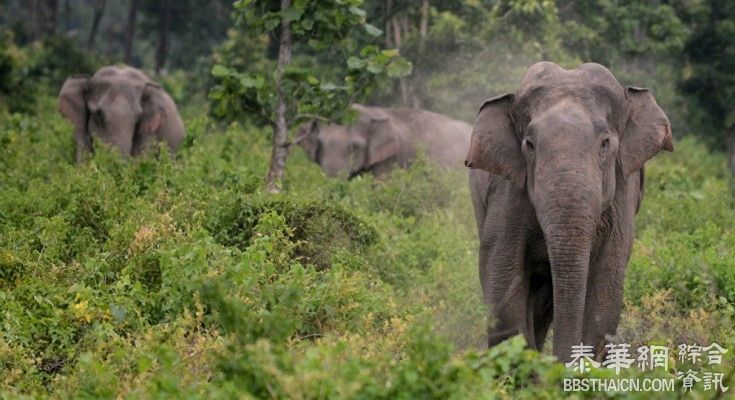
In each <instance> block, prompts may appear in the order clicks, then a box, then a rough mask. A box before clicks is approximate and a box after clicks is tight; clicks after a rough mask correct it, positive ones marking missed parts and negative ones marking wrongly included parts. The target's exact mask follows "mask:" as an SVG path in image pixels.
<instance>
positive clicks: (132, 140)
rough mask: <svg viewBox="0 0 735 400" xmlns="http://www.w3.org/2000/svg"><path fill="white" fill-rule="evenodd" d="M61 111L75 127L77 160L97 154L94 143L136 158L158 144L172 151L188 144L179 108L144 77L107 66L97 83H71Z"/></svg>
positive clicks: (87, 80) (66, 85) (94, 80)
mask: <svg viewBox="0 0 735 400" xmlns="http://www.w3.org/2000/svg"><path fill="white" fill-rule="evenodd" d="M59 111H60V112H61V114H62V115H64V117H66V118H67V119H68V120H70V121H71V122H72V124H73V125H74V132H75V141H76V160H77V162H81V161H82V160H83V154H84V152H85V151H90V152H91V151H92V138H99V139H101V140H102V141H103V142H105V143H107V144H110V145H112V146H115V147H116V148H117V149H118V150H120V152H121V153H122V155H123V156H125V157H128V156H136V155H138V154H141V153H142V152H144V151H145V150H146V149H148V148H149V147H150V146H151V145H152V144H153V143H155V142H157V141H162V142H165V143H166V144H167V145H168V147H169V149H171V151H172V152H173V151H176V149H178V147H179V144H180V143H181V140H182V139H183V138H184V124H183V122H182V121H181V117H180V116H179V112H178V111H177V109H176V104H174V101H173V100H172V99H171V97H170V96H169V95H168V94H167V93H166V92H165V91H164V90H163V89H162V88H161V87H160V86H158V85H157V84H155V83H153V82H151V80H150V79H148V77H147V76H146V75H145V74H143V73H142V72H141V71H139V70H137V69H135V68H130V67H115V66H107V67H103V68H101V69H100V70H99V71H97V73H95V74H94V76H92V77H91V78H90V77H88V76H79V75H75V76H72V77H69V78H68V79H67V80H66V82H64V86H63V87H62V88H61V92H60V93H59Z"/></svg>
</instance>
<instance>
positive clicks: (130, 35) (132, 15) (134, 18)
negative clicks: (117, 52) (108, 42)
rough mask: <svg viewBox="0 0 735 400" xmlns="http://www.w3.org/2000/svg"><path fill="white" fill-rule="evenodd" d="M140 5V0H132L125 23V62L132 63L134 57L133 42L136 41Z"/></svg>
mask: <svg viewBox="0 0 735 400" xmlns="http://www.w3.org/2000/svg"><path fill="white" fill-rule="evenodd" d="M138 7H140V2H139V0H130V7H129V8H128V22H127V24H126V25H125V53H124V55H123V62H125V64H130V61H131V60H132V58H133V42H134V41H135V27H136V25H137V22H138Z"/></svg>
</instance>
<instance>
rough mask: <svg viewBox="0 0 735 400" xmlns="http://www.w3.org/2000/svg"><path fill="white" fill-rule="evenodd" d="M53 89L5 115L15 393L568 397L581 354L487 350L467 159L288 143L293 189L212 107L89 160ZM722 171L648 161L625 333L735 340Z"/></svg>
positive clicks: (2, 205)
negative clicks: (121, 151) (380, 160)
mask: <svg viewBox="0 0 735 400" xmlns="http://www.w3.org/2000/svg"><path fill="white" fill-rule="evenodd" d="M53 103H54V102H53V99H50V98H42V99H41V101H40V105H42V108H41V110H42V113H41V114H40V115H38V116H35V117H32V116H27V115H23V114H15V115H14V116H12V117H10V118H6V119H3V120H2V121H0V124H1V125H2V126H0V128H1V129H0V142H1V143H2V144H3V145H2V146H0V151H1V152H2V154H1V155H0V176H2V181H3V187H4V190H3V193H2V196H0V300H1V301H0V316H2V319H1V320H0V393H2V395H4V396H6V397H19V396H28V397H31V398H38V397H42V398H43V397H62V398H79V397H91V398H98V397H117V396H122V397H138V398H152V397H189V398H205V397H207V398H231V397H233V396H245V397H248V396H250V397H255V398H258V397H278V398H312V397H329V398H356V397H358V398H458V399H459V398H478V397H480V398H481V397H489V398H529V399H537V398H560V397H566V396H567V395H568V393H564V392H562V386H561V383H560V382H561V381H560V380H561V379H562V378H564V377H569V376H572V374H571V372H570V371H569V370H568V369H566V368H565V367H564V366H563V365H561V364H558V363H555V362H553V361H552V360H551V359H550V357H549V356H547V355H544V354H539V353H537V352H534V351H530V350H527V349H526V348H525V344H524V343H523V340H521V339H519V338H516V339H513V340H511V341H508V342H506V343H504V344H502V345H500V346H498V347H495V348H493V349H492V350H490V351H487V352H485V351H483V352H478V351H476V350H475V349H478V348H481V347H482V346H483V342H484V329H485V324H486V317H485V316H486V310H485V307H484V305H483V304H482V302H481V299H480V288H479V284H478V279H477V272H476V265H477V264H476V263H477V237H476V235H477V233H476V228H475V222H474V216H473V212H472V207H471V204H470V201H469V191H468V188H467V184H466V174H465V173H464V171H462V172H456V173H455V172H446V171H443V170H441V169H439V168H437V167H435V166H434V165H433V164H431V163H430V162H429V161H427V160H423V159H420V160H419V161H418V162H417V163H415V164H414V165H413V166H412V168H411V169H409V170H405V171H404V170H398V171H394V172H393V173H391V174H390V175H389V176H388V177H387V178H385V179H383V180H375V179H374V178H372V177H370V176H363V177H358V178H356V179H353V180H351V181H347V182H345V181H340V180H332V179H328V178H326V177H325V176H324V175H323V174H322V172H321V170H320V169H319V167H318V166H317V165H315V164H313V163H312V162H310V161H309V160H308V159H307V158H306V156H305V155H304V154H303V152H301V151H300V150H295V151H294V155H293V158H292V163H293V164H292V165H293V168H291V170H290V171H291V172H290V173H289V174H287V176H286V180H285V181H284V185H285V187H286V189H287V191H286V192H285V194H280V195H277V196H273V195H266V194H265V193H262V192H261V186H262V185H261V180H262V178H261V177H262V176H263V170H264V168H265V165H266V160H267V159H268V149H269V141H268V140H267V135H266V132H264V131H263V130H260V129H257V128H253V127H251V126H240V125H237V124H233V125H231V126H229V127H225V128H224V129H223V131H222V132H219V133H217V134H213V133H214V132H215V131H219V130H222V129H221V128H220V127H218V126H217V125H214V124H211V123H210V122H209V121H208V119H207V117H206V116H204V115H201V114H191V115H188V116H185V117H186V118H185V119H186V123H187V127H188V135H189V136H188V138H187V141H186V143H185V144H184V145H183V146H182V149H181V151H180V153H179V155H178V156H177V157H176V159H173V158H172V157H170V156H169V155H168V154H167V153H166V151H165V149H162V154H161V156H160V157H159V158H155V157H153V156H147V157H143V158H139V159H135V160H128V161H125V160H121V159H119V156H118V155H117V153H116V152H115V151H113V150H109V149H105V148H104V147H103V146H98V147H97V151H96V152H95V154H94V157H93V159H92V160H91V161H90V162H89V163H88V164H85V165H80V166H75V165H73V157H72V156H73V151H72V150H73V143H72V140H71V135H72V133H71V132H72V129H71V126H70V124H69V123H68V122H66V121H65V120H63V119H62V118H61V117H60V116H59V115H58V114H57V113H56V112H55V110H54V104H53ZM726 176H727V174H726V170H725V168H724V167H723V159H722V156H721V155H712V154H709V153H708V152H707V150H706V148H705V147H704V146H703V145H702V144H699V143H696V142H695V141H694V140H685V141H679V142H678V143H677V152H676V153H674V154H673V155H669V156H663V157H657V158H656V159H655V160H654V161H653V162H651V163H650V165H649V167H647V182H646V188H647V194H646V198H645V200H644V202H643V207H642V209H641V211H640V213H639V216H638V223H637V228H638V232H637V234H638V237H639V238H640V239H639V240H638V241H637V242H636V244H635V248H634V252H633V256H632V258H631V262H630V265H629V269H628V274H627V281H626V292H625V299H626V306H625V311H624V313H623V316H622V319H621V321H622V322H621V327H620V330H619V334H620V336H621V340H624V341H629V342H632V343H638V342H642V341H645V342H648V343H650V342H656V343H668V344H670V345H672V346H673V345H674V344H678V342H680V341H681V342H698V343H705V342H707V343H709V342H711V341H717V342H718V343H720V344H721V345H723V346H725V347H728V348H733V345H735V343H733V342H732V337H731V332H732V329H733V316H735V310H734V305H735V277H734V275H733V273H732V271H733V270H735V268H734V267H735V255H733V253H732V249H733V248H735V236H733V235H734V232H735V230H734V229H733V226H732V223H731V221H733V219H734V218H733V217H734V215H733V210H734V209H735V207H733V200H732V197H731V196H730V195H729V193H728V189H727V183H726ZM705 204H706V205H707V206H706V207H704V206H703V205H705ZM547 347H548V346H547ZM547 351H548V348H547ZM725 362H726V363H728V362H730V361H729V360H728V359H727V358H726V359H725ZM726 368H730V369H732V364H727V365H726ZM599 374H602V376H606V375H605V374H606V371H603V372H600V373H599ZM662 376H664V377H671V375H670V373H669V372H663V375H662ZM646 377H648V375H646ZM646 395H647V396H650V395H652V393H646ZM653 395H657V394H653ZM632 397H633V398H635V396H632ZM644 397H645V396H643V394H641V396H640V398H644ZM661 398H665V396H662V397H661Z"/></svg>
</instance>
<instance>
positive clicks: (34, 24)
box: [29, 0, 59, 40]
mask: <svg viewBox="0 0 735 400" xmlns="http://www.w3.org/2000/svg"><path fill="white" fill-rule="evenodd" d="M30 9H31V15H30V21H29V22H30V37H31V40H39V39H41V38H43V37H45V36H48V35H51V34H53V33H54V32H55V31H56V25H57V21H58V19H59V0H32V1H31V2H30Z"/></svg>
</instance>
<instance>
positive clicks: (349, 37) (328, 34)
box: [210, 0, 411, 125]
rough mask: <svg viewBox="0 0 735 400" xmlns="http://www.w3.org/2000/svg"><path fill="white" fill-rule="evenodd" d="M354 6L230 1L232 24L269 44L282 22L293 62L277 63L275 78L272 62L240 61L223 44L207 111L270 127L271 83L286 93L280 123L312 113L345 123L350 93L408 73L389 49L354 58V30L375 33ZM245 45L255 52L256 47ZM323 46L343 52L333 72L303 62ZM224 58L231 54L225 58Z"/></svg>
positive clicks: (353, 2) (354, 1)
mask: <svg viewBox="0 0 735 400" xmlns="http://www.w3.org/2000/svg"><path fill="white" fill-rule="evenodd" d="M361 5H362V0H350V1H295V2H294V3H293V5H292V6H291V7H290V8H288V9H285V10H281V9H280V8H274V7H273V4H272V3H271V2H261V1H253V0H250V1H244V0H242V1H238V2H236V3H235V15H236V18H237V26H238V27H239V28H240V30H242V31H245V32H250V34H251V35H256V36H263V35H268V36H267V37H269V38H270V41H271V42H275V41H276V37H277V33H278V32H279V29H280V28H279V27H280V25H281V23H282V22H283V21H288V23H289V26H290V29H291V34H292V38H291V40H292V43H294V48H295V50H296V56H295V57H296V58H297V60H296V61H294V64H293V65H287V66H284V71H283V76H282V78H281V81H277V79H276V77H275V75H274V74H273V73H272V71H273V70H274V69H275V68H276V66H275V65H274V63H273V62H267V61H259V62H253V61H243V60H241V59H240V57H239V56H238V55H237V54H236V53H239V51H241V50H240V49H238V52H230V51H227V48H229V47H231V46H230V45H227V44H226V45H225V48H224V50H225V52H224V53H223V55H224V59H223V60H222V61H223V64H215V65H214V67H213V68H212V76H214V78H215V79H216V80H217V82H218V84H217V85H216V86H215V87H213V88H212V90H211V91H210V98H211V99H212V100H213V101H214V114H215V115H217V116H219V117H224V118H227V119H230V120H234V119H241V118H250V119H252V120H253V121H254V122H255V123H257V124H260V125H268V124H270V125H273V123H274V121H275V120H276V117H275V112H276V100H277V98H276V93H277V90H276V86H277V85H281V87H282V88H283V90H284V91H285V93H288V94H289V103H290V107H288V108H289V109H288V110H287V115H286V120H287V121H289V122H294V121H296V120H298V119H306V118H313V117H314V116H321V117H323V118H330V119H333V120H337V121H347V120H349V119H350V117H351V113H350V112H349V111H348V107H349V105H350V104H351V103H352V101H354V99H355V98H356V97H357V96H360V95H364V94H365V93H369V90H370V88H371V86H373V85H374V84H375V80H376V79H378V78H379V77H380V76H388V77H399V76H403V75H406V74H408V73H410V72H411V64H410V63H408V62H407V61H406V60H405V59H403V58H401V57H400V55H399V53H398V51H396V50H380V49H379V48H378V47H377V46H374V45H368V46H364V47H363V48H362V49H361V50H360V51H359V53H358V54H354V53H355V52H356V51H355V50H356V41H355V37H356V36H359V35H360V33H356V32H355V30H356V29H357V28H360V29H363V30H364V32H363V33H366V34H367V35H369V36H378V35H380V34H381V31H380V30H378V29H377V28H375V27H374V26H372V25H370V24H368V23H367V22H366V20H365V16H366V13H365V11H364V10H362V9H361V8H360V6H361ZM238 36H239V35H238V34H232V35H231V37H232V40H237V38H238ZM245 42H248V43H251V45H250V46H254V47H255V48H258V47H259V46H258V45H257V42H255V43H253V41H247V40H246V41H245ZM304 44H305V45H304ZM270 45H273V43H271V44H270ZM276 46H277V45H276ZM327 48H336V49H340V48H341V49H345V51H344V52H343V53H342V54H339V55H338V57H339V58H340V59H341V60H343V61H342V63H343V64H342V65H341V68H342V71H341V72H340V73H337V74H331V75H330V74H324V73H321V72H320V68H315V66H313V65H310V64H311V61H310V58H311V57H312V54H313V52H320V51H324V50H326V49H327ZM240 54H241V53H240ZM261 54H262V53H261ZM257 56H258V55H257V54H256V57H254V58H257ZM264 56H265V54H262V55H261V57H264ZM227 57H233V60H229V59H227ZM243 64H246V66H247V67H250V68H249V70H247V71H242V70H241V69H240V68H238V66H242V65H243ZM228 65H230V66H228Z"/></svg>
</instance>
